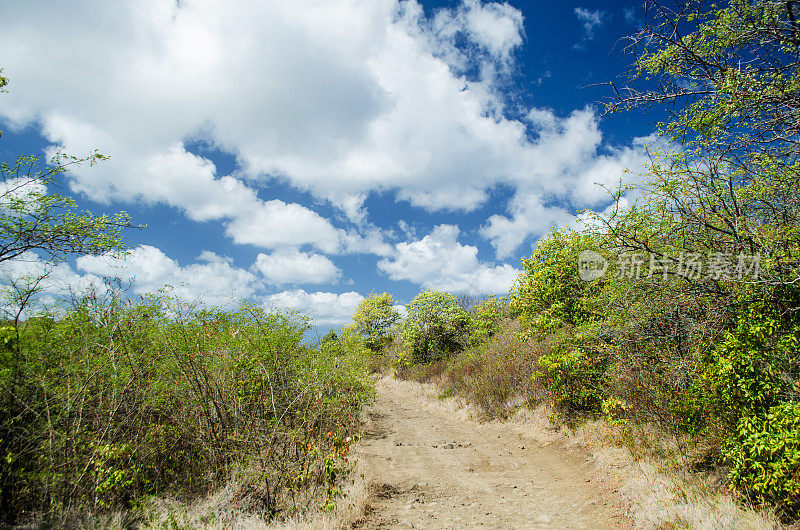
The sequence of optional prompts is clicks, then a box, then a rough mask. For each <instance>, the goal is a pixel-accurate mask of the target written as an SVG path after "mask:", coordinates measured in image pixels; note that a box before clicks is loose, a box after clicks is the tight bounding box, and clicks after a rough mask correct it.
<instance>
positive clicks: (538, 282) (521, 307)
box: [509, 229, 599, 334]
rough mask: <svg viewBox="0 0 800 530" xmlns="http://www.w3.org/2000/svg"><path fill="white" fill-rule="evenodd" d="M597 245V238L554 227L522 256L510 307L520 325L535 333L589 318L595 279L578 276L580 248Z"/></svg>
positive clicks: (541, 332)
mask: <svg viewBox="0 0 800 530" xmlns="http://www.w3.org/2000/svg"><path fill="white" fill-rule="evenodd" d="M594 249H599V241H598V238H597V237H595V236H593V235H584V234H578V233H576V232H574V231H572V230H569V229H562V230H554V231H553V232H551V233H550V235H548V236H547V237H545V238H542V239H541V240H540V241H539V243H538V244H537V245H536V249H535V250H534V252H533V255H532V256H531V257H530V258H522V267H523V272H522V274H520V276H519V277H518V278H517V280H516V282H515V283H514V287H513V288H512V290H511V294H510V295H509V296H510V299H511V311H512V312H513V313H514V314H516V315H518V317H519V319H520V321H521V322H522V323H523V325H524V326H525V327H526V328H527V329H530V330H532V331H535V332H537V333H539V334H546V333H549V332H552V331H555V330H557V329H559V328H561V327H563V326H576V325H579V324H581V323H584V322H587V321H589V320H591V318H592V315H593V309H592V306H591V303H590V300H591V294H592V293H593V292H594V291H596V290H597V286H596V282H594V283H593V282H585V281H583V280H581V279H580V278H579V276H578V257H579V254H580V253H581V251H583V250H594Z"/></svg>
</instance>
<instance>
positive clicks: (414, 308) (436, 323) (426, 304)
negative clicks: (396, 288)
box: [401, 290, 470, 363]
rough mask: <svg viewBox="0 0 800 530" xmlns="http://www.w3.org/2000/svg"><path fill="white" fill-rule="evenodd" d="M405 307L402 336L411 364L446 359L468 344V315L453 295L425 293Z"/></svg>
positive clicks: (435, 292)
mask: <svg viewBox="0 0 800 530" xmlns="http://www.w3.org/2000/svg"><path fill="white" fill-rule="evenodd" d="M406 308H407V310H408V315H407V316H406V318H405V320H404V321H403V323H402V332H401V334H402V338H403V340H404V342H405V343H406V345H407V346H408V349H409V351H410V353H411V361H412V362H414V363H426V362H430V361H437V360H440V359H444V358H447V357H448V356H449V355H451V354H453V353H455V352H457V351H460V350H462V349H464V347H465V346H466V345H467V344H468V343H469V327H470V318H469V314H468V313H467V312H466V311H465V310H464V309H462V308H461V307H459V305H458V301H457V300H456V298H455V297H454V296H453V295H451V294H449V293H442V292H439V291H433V290H429V291H422V292H421V293H419V294H418V295H417V296H416V297H415V298H414V299H413V300H412V301H411V302H409V304H408V305H407V306H406Z"/></svg>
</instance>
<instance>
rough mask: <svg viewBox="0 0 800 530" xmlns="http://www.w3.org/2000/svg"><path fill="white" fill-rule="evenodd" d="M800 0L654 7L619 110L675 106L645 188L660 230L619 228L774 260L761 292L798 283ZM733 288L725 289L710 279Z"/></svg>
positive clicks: (641, 240) (631, 243) (625, 237)
mask: <svg viewBox="0 0 800 530" xmlns="http://www.w3.org/2000/svg"><path fill="white" fill-rule="evenodd" d="M798 9H800V5H799V4H798V3H797V2H794V1H788V2H787V1H776V0H761V1H756V2H754V1H750V0H733V1H731V2H728V3H727V4H725V5H724V7H717V6H716V5H710V6H709V5H707V4H706V3H705V2H703V1H701V0H687V1H684V2H677V3H675V4H670V5H667V4H666V3H662V2H658V1H650V2H648V3H647V4H646V10H645V24H644V26H643V27H642V29H641V30H640V31H638V32H637V33H636V34H635V35H634V36H632V37H631V38H630V46H629V48H628V49H629V50H630V51H631V52H632V53H634V54H636V57H637V59H636V62H635V64H634V69H633V71H632V72H631V74H632V75H631V81H638V82H639V83H638V84H639V85H640V86H644V88H636V87H634V86H630V85H628V86H625V87H623V88H621V89H616V94H617V97H616V98H615V99H614V100H613V101H612V102H611V103H610V104H609V106H608V110H609V112H614V111H617V110H623V109H634V108H641V107H648V106H651V105H655V104H666V105H668V108H669V111H670V114H671V118H672V119H671V120H670V121H669V122H666V123H661V124H659V133H660V134H661V136H662V137H664V138H666V139H667V140H668V141H669V142H670V144H671V145H672V146H673V147H676V149H674V150H668V151H666V152H659V151H655V152H653V153H652V160H651V164H650V167H649V168H648V169H649V172H650V174H651V177H652V178H651V179H650V182H649V183H648V185H647V186H646V189H645V192H646V193H647V194H648V198H649V199H650V200H649V201H648V202H649V203H650V204H651V205H653V206H652V207H648V206H647V205H642V206H641V207H640V208H639V210H638V213H639V214H642V215H640V217H643V218H648V217H649V218H652V217H658V218H660V219H661V221H663V222H664V223H666V224H665V226H662V227H660V229H659V230H658V231H657V233H650V234H648V233H646V231H645V233H643V232H642V231H641V230H636V228H637V227H638V226H640V224H641V223H637V222H636V219H634V218H633V217H632V216H629V217H628V218H627V219H625V221H626V222H625V223H624V224H623V226H622V227H621V228H619V229H617V230H615V235H616V236H617V237H618V239H619V240H620V243H621V244H622V245H624V246H625V247H627V248H629V249H640V250H646V251H649V252H652V251H653V250H655V251H656V252H659V249H658V248H657V247H659V246H662V247H665V248H670V249H672V250H686V251H695V252H702V253H706V254H708V253H714V252H724V253H728V254H737V253H740V252H747V253H751V254H755V253H762V254H763V255H765V256H769V261H767V262H765V265H766V267H763V270H762V280H763V281H762V285H763V286H766V287H767V289H765V290H762V294H764V293H766V292H767V291H769V290H771V289H769V286H774V285H789V284H791V283H792V282H794V281H795V279H796V278H797V276H798V271H799V270H800V268H798V264H800V253H799V252H798V248H800V33H799V31H800V27H798V23H797V20H796V13H797V11H798ZM708 284H709V286H710V287H711V288H713V289H715V290H717V291H724V289H722V288H720V285H718V283H716V282H708Z"/></svg>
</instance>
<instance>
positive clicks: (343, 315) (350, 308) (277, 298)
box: [264, 289, 364, 326]
mask: <svg viewBox="0 0 800 530" xmlns="http://www.w3.org/2000/svg"><path fill="white" fill-rule="evenodd" d="M363 299H364V297H363V296H361V295H360V294H358V293H357V292H355V291H350V292H347V293H341V294H336V293H330V292H320V291H318V292H314V293H310V292H306V291H304V290H303V289H296V290H293V291H283V292H280V293H276V294H272V295H269V296H267V297H265V298H264V307H265V308H267V309H284V310H293V311H298V312H300V313H302V314H304V315H310V316H311V318H312V320H313V323H314V324H316V325H317V326H342V325H345V324H347V323H348V322H350V321H351V319H350V317H351V316H352V314H353V313H354V312H355V310H356V307H357V306H358V304H359V302H361V300H363Z"/></svg>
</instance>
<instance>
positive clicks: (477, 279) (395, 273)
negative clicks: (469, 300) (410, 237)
mask: <svg viewBox="0 0 800 530" xmlns="http://www.w3.org/2000/svg"><path fill="white" fill-rule="evenodd" d="M459 233H460V231H459V229H458V227H456V226H453V225H439V226H437V227H435V228H434V229H433V231H432V232H431V233H430V234H428V235H427V236H425V237H423V238H422V239H420V240H419V241H414V242H411V243H398V244H397V245H396V254H395V256H394V257H393V258H392V259H383V260H381V261H380V262H378V268H379V269H380V270H381V271H383V272H384V273H386V274H387V275H388V276H389V278H391V279H392V280H409V281H411V282H414V283H417V284H419V285H422V286H423V287H426V288H430V289H437V290H442V291H448V292H475V293H507V292H508V290H509V288H510V287H511V284H512V282H513V281H514V279H515V278H516V277H517V276H518V275H519V273H520V271H519V270H517V269H515V268H514V267H512V266H511V265H508V264H502V265H497V266H492V265H489V264H486V263H482V262H480V261H478V257H477V256H478V249H477V248H476V247H473V246H469V245H461V244H460V243H459V242H458V235H459Z"/></svg>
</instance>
